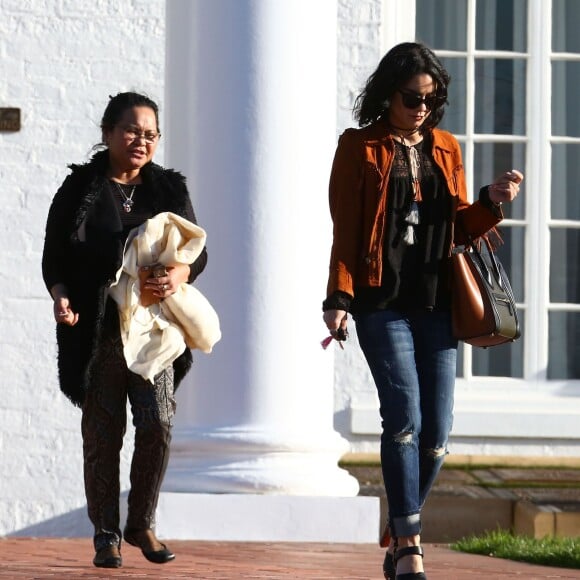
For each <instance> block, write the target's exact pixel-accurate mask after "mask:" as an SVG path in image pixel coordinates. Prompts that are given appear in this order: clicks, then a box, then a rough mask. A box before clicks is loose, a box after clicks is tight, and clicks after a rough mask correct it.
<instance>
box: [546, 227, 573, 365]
mask: <svg viewBox="0 0 580 580" xmlns="http://www.w3.org/2000/svg"><path fill="white" fill-rule="evenodd" d="M551 233H552V236H551V239H550V302H567V303H580V245H579V244H580V230H572V229H555V228H553V229H552V230H551ZM579 356H580V355H579Z"/></svg>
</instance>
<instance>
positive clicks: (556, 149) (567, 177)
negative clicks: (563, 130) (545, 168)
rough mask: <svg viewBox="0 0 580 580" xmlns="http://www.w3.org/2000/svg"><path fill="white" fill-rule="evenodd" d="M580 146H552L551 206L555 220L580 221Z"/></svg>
mask: <svg viewBox="0 0 580 580" xmlns="http://www.w3.org/2000/svg"><path fill="white" fill-rule="evenodd" d="M579 160H580V145H577V144H564V143H562V144H557V145H553V146H552V189H551V206H552V215H551V217H552V218H554V219H567V220H580V195H578V184H579V183H580V162H579Z"/></svg>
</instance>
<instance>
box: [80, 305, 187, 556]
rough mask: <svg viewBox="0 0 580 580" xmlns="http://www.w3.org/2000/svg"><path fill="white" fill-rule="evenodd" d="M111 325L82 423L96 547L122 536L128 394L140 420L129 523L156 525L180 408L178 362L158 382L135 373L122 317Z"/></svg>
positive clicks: (133, 525)
mask: <svg viewBox="0 0 580 580" xmlns="http://www.w3.org/2000/svg"><path fill="white" fill-rule="evenodd" d="M115 314H116V313H115ZM108 318H109V317H108ZM115 318H116V317H115ZM115 322H116V321H115ZM106 326H107V330H106V331H105V335H104V337H103V339H102V340H101V346H100V350H99V353H98V355H97V357H96V360H95V361H94V366H93V381H92V384H91V389H90V390H89V392H88V393H87V396H86V399H85V402H84V405H83V413H82V423H81V426H82V436H83V454H84V478H85V493H86V497H87V506H88V514H89V518H90V520H91V522H92V523H93V526H94V528H95V538H94V541H95V548H96V549H97V550H98V549H100V547H102V546H104V545H107V544H110V543H118V542H120V539H121V530H120V528H119V495H120V483H119V461H120V452H121V448H122V446H123V436H124V434H125V430H126V426H127V397H128V398H129V402H130V404H131V412H132V415H133V425H134V426H135V451H134V453H133V459H132V462H131V474H130V480H131V490H130V492H129V499H128V515H127V527H130V528H136V529H145V528H151V527H153V526H154V516H155V509H156V507H157V500H158V498H159V490H160V487H161V483H162V481H163V476H164V474H165V470H166V468H167V461H168V459H169V444H170V441H171V426H172V418H173V416H174V414H175V399H174V398H173V368H172V367H168V368H167V369H165V370H164V371H162V372H161V373H159V374H158V375H157V376H156V377H155V382H154V384H152V383H150V382H149V381H146V380H145V379H143V378H142V377H141V376H139V375H136V374H135V373H132V372H131V371H129V369H128V368H127V365H126V363H125V358H124V356H123V344H122V341H121V337H120V335H119V329H118V322H116V323H115V324H107V325H106Z"/></svg>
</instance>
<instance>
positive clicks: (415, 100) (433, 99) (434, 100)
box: [398, 89, 446, 111]
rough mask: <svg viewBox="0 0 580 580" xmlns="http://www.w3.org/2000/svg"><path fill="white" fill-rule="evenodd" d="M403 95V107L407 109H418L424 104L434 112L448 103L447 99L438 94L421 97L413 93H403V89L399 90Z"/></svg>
mask: <svg viewBox="0 0 580 580" xmlns="http://www.w3.org/2000/svg"><path fill="white" fill-rule="evenodd" d="M398 92H399V93H401V97H402V101H403V105H404V106H405V107H407V109H418V108H419V107H420V106H421V105H422V104H423V103H424V104H425V107H427V109H429V111H432V110H433V109H436V108H437V107H440V106H441V105H442V104H443V103H445V101H446V97H444V96H439V95H436V94H431V95H420V94H418V93H415V92H413V91H402V90H401V89H399V90H398Z"/></svg>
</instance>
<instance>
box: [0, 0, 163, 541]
mask: <svg viewBox="0 0 580 580" xmlns="http://www.w3.org/2000/svg"><path fill="white" fill-rule="evenodd" d="M164 28H165V2H164V0H121V1H118V2H117V1H112V0H108V1H95V0H0V107H18V108H20V109H21V114H22V129H21V131H19V132H17V133H0V183H1V186H0V191H1V194H0V195H1V196H2V212H0V247H2V251H1V252H0V353H1V356H0V377H2V378H1V379H0V381H1V383H2V388H1V391H2V397H1V400H0V535H4V534H9V533H14V532H17V533H22V534H33V533H40V534H41V535H42V533H50V529H51V528H60V530H61V533H66V525H67V524H66V517H64V516H63V514H68V513H69V512H71V510H75V509H77V508H80V509H82V510H83V513H84V509H85V507H84V506H85V500H84V491H83V481H82V452H81V438H80V425H79V423H80V412H79V410H78V409H76V408H74V407H73V406H72V405H71V404H70V403H69V402H68V401H67V400H66V399H65V398H64V397H63V396H62V395H61V394H60V392H59V389H58V385H57V375H56V363H55V360H56V348H55V337H54V324H53V320H52V315H51V301H50V299H49V297H48V294H47V292H46V290H45V288H44V284H43V281H42V277H41V269H40V263H41V254H42V246H43V240H44V225H45V221H46V215H47V212H48V208H49V204H50V201H51V199H52V196H53V195H54V192H55V191H56V189H57V187H58V186H59V185H60V183H61V182H62V181H63V179H64V178H65V176H66V175H67V173H68V170H67V164H69V163H78V162H83V161H85V160H87V158H88V154H89V152H90V149H91V147H92V145H93V144H95V143H97V142H98V141H99V138H100V131H99V128H98V125H99V121H100V116H101V115H102V112H103V110H104V108H105V106H106V104H107V99H108V95H111V94H116V93H117V92H120V91H124V90H139V91H142V92H145V93H147V94H148V95H149V96H151V97H152V98H153V99H155V100H157V101H160V102H161V105H162V104H163V103H162V100H163V91H164V60H165V40H164ZM162 129H163V126H162ZM157 160H158V161H160V162H162V161H163V145H162V144H161V149H160V151H159V153H158V156H157ZM131 439H132V437H131V432H130V431H129V433H128V435H127V447H128V448H127V449H125V451H124V453H123V457H124V460H123V482H124V484H123V488H126V487H127V485H126V482H127V481H128V475H127V472H128V469H127V457H128V456H129V454H130V448H131ZM61 516H62V517H61ZM63 518H64V519H63ZM87 529H89V528H88V524H87ZM63 530H64V531H63Z"/></svg>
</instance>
